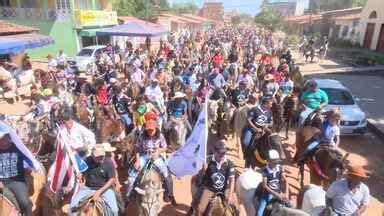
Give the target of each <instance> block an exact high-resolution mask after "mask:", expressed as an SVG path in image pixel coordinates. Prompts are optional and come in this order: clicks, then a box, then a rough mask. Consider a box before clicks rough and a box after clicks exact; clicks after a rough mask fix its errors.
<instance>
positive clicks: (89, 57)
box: [68, 45, 106, 71]
mask: <svg viewBox="0 0 384 216" xmlns="http://www.w3.org/2000/svg"><path fill="white" fill-rule="evenodd" d="M105 48H106V46H103V45H96V46H88V47H84V48H82V49H81V50H80V52H78V53H77V54H76V56H75V57H73V58H72V59H70V60H68V63H69V64H70V65H71V67H77V69H78V70H79V71H88V69H89V68H91V67H92V65H93V63H95V61H96V54H97V53H99V52H103V51H104V50H105Z"/></svg>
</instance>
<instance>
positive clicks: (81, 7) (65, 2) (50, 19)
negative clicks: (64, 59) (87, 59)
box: [0, 0, 118, 59]
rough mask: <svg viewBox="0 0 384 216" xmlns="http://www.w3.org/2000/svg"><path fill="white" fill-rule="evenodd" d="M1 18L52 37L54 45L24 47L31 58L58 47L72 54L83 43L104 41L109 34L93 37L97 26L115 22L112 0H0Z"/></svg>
mask: <svg viewBox="0 0 384 216" xmlns="http://www.w3.org/2000/svg"><path fill="white" fill-rule="evenodd" d="M0 19H3V20H6V21H7V22H11V23H15V24H21V25H26V26H31V27H35V28H38V29H39V30H40V31H39V32H40V33H41V34H44V35H49V36H51V37H53V38H54V40H55V43H54V44H53V45H50V46H46V47H42V48H37V49H32V50H27V52H28V54H29V55H30V56H31V57H32V58H34V59H39V58H40V59H41V58H44V57H45V56H46V55H47V54H49V53H52V54H56V53H57V52H58V50H59V49H61V48H62V49H64V51H65V53H67V55H69V56H73V55H75V54H76V53H77V51H78V50H79V49H80V48H81V47H83V46H89V45H93V44H96V43H106V42H108V41H109V38H98V39H97V40H96V37H95V36H96V35H95V33H96V31H97V29H99V28H104V27H109V26H113V25H117V24H118V22H117V13H116V11H113V10H112V1H111V0H0Z"/></svg>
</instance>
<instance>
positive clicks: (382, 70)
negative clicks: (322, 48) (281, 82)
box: [303, 68, 384, 76]
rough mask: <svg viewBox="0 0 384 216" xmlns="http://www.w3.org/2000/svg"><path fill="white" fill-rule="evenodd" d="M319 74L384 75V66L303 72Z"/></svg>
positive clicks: (306, 74)
mask: <svg viewBox="0 0 384 216" xmlns="http://www.w3.org/2000/svg"><path fill="white" fill-rule="evenodd" d="M319 74H336V75H368V76H369V75H371V76H372V75H375V76H383V75H384V68H371V69H365V68H361V70H356V69H351V70H335V71H308V72H303V75H304V76H313V75H319Z"/></svg>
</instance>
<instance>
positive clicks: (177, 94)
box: [172, 92, 186, 99]
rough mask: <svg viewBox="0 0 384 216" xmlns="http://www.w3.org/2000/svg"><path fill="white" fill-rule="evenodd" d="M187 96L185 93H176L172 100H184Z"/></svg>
mask: <svg viewBox="0 0 384 216" xmlns="http://www.w3.org/2000/svg"><path fill="white" fill-rule="evenodd" d="M185 96H186V94H184V93H183V92H176V93H175V96H173V98H172V99H176V98H183V97H185Z"/></svg>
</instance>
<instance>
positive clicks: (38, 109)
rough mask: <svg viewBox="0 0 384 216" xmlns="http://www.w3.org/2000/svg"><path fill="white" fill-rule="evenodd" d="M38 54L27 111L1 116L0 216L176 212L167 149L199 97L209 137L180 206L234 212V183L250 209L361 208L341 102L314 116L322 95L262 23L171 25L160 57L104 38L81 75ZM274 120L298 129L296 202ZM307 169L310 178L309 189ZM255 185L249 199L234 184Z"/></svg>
mask: <svg viewBox="0 0 384 216" xmlns="http://www.w3.org/2000/svg"><path fill="white" fill-rule="evenodd" d="M47 58H48V68H49V69H48V71H41V70H38V71H36V73H35V75H36V79H37V84H36V85H34V86H33V87H32V89H31V109H30V111H29V112H28V113H27V114H26V115H24V116H22V117H21V118H20V119H18V120H15V118H10V117H7V116H5V117H4V119H3V120H1V121H0V185H1V187H0V188H1V192H0V195H2V196H1V197H2V198H1V200H0V202H1V203H0V207H1V209H0V212H1V215H3V213H4V214H5V212H11V214H12V211H13V212H15V213H17V212H19V213H21V214H23V215H26V216H31V215H45V214H51V215H52V214H54V215H56V214H59V213H62V211H65V212H66V213H71V214H79V213H80V214H85V213H89V212H93V213H92V214H95V215H99V214H100V215H102V214H106V215H121V214H123V212H124V208H125V206H126V205H127V204H130V203H131V202H132V201H136V202H137V203H138V209H139V212H140V215H157V213H158V212H159V210H160V202H161V201H160V199H164V201H165V202H169V203H171V205H172V206H173V207H176V206H177V205H178V204H177V200H176V199H175V196H174V194H173V181H172V173H171V172H170V171H169V169H168V164H167V158H166V156H167V155H169V154H170V153H172V152H174V151H175V150H177V149H178V148H179V147H181V146H182V145H183V144H184V142H185V140H186V138H187V137H188V135H189V134H190V133H191V130H192V128H193V125H194V124H195V122H196V119H197V117H198V113H199V112H200V109H201V108H202V104H204V103H208V109H209V115H208V116H209V130H210V133H211V135H212V136H217V137H218V138H219V141H217V142H216V143H214V145H213V148H212V149H211V152H210V153H212V155H209V156H208V157H207V161H206V164H205V165H204V167H203V169H202V170H201V172H199V174H198V175H197V176H195V177H194V178H193V179H194V183H193V185H194V190H193V201H192V203H191V208H190V210H189V211H188V214H189V215H192V214H206V215H236V214H238V211H237V208H236V206H238V205H237V203H236V199H235V198H234V195H235V192H236V194H237V198H238V201H240V203H243V204H244V205H245V207H246V211H247V214H248V215H256V214H257V215H268V214H269V215H280V214H277V213H276V212H279V211H280V212H282V211H286V212H294V213H292V215H320V214H325V213H329V214H328V215H360V214H362V213H363V212H364V210H365V209H366V207H367V205H368V198H369V189H368V187H367V186H366V185H365V184H364V183H362V180H363V179H365V178H367V175H366V173H365V171H364V170H363V169H362V168H361V167H359V166H349V165H348V163H347V160H346V157H347V156H345V155H343V154H342V153H341V152H340V150H339V149H338V145H339V143H340V128H339V121H340V111H339V110H337V109H333V110H330V111H328V112H323V108H324V107H325V106H326V105H327V102H328V96H327V94H326V93H325V92H323V91H322V90H321V89H319V88H318V87H317V83H316V82H315V81H314V80H307V81H305V82H304V80H303V79H302V77H301V76H300V73H299V70H298V67H296V66H295V65H294V61H293V57H292V54H291V52H290V50H289V49H288V48H287V47H286V45H285V43H284V39H283V38H280V37H279V36H278V34H276V33H275V32H273V31H271V30H268V29H266V28H262V27H252V28H223V29H210V30H207V31H205V32H188V31H183V32H178V33H173V34H171V35H169V36H168V39H167V40H166V41H161V43H160V48H159V49H158V52H157V53H152V52H150V51H148V50H143V49H141V48H137V49H135V48H134V47H133V45H132V44H131V43H129V42H127V43H126V47H124V49H123V48H121V47H119V46H118V45H116V46H112V45H109V46H108V47H107V49H105V51H104V52H101V53H99V54H98V55H97V56H96V62H95V64H94V65H93V67H92V69H91V70H89V71H87V72H78V71H76V70H75V69H74V68H72V67H71V65H69V64H68V63H67V60H68V58H67V56H66V54H65V52H64V50H60V52H59V53H58V55H57V56H56V57H54V56H53V55H49V56H47ZM5 65H6V64H4V63H2V64H1V65H0V69H2V70H5V69H6V67H5ZM22 125H27V129H25V130H24V129H23V128H24V126H22ZM284 127H285V128H286V136H287V137H288V130H289V128H290V127H295V128H296V154H295V156H294V158H293V163H295V164H297V166H298V167H300V173H301V178H302V179H301V183H302V190H303V191H302V194H301V198H300V199H298V203H297V204H296V203H295V204H294V203H292V201H291V200H290V198H289V188H288V187H289V186H288V184H287V181H286V179H285V174H286V173H285V169H284V167H283V164H282V161H283V160H287V158H286V157H285V154H284V151H283V147H282V145H281V138H280V136H279V135H278V133H279V132H280V131H281V130H282V129H283V128H284ZM231 135H234V136H233V137H234V138H235V142H236V143H237V147H238V153H239V155H238V157H239V158H243V159H244V160H245V166H246V167H247V168H252V169H249V170H251V171H249V172H248V171H247V172H245V173H243V174H241V175H240V177H239V178H237V180H236V178H235V167H234V164H233V162H232V161H231V160H230V159H229V157H228V156H227V154H226V153H227V150H228V148H227V147H228V140H229V137H230V136H231ZM24 144H25V145H24ZM63 146H64V147H63ZM27 148H28V149H27ZM31 152H32V153H31ZM68 152H70V154H67V157H66V153H68ZM241 154H242V155H241ZM68 161H72V162H73V161H75V162H79V163H78V164H77V165H76V167H75V166H74V165H73V164H72V166H70V162H68ZM43 165H44V166H43ZM304 165H307V166H308V167H309V169H310V173H311V182H312V183H313V184H312V185H310V186H307V187H304V182H303V178H304ZM27 167H29V168H31V169H32V170H33V171H35V172H30V171H25V169H24V168H27ZM68 167H71V172H61V170H62V169H64V168H65V169H68V170H69V168H68ZM257 167H261V169H258V168H257ZM75 168H76V169H75ZM45 169H47V170H48V169H49V171H48V172H47V173H46V172H45ZM72 169H75V170H76V172H73V170H72ZM250 172H253V174H252V173H250ZM70 173H71V174H72V175H70ZM125 180H127V181H125ZM45 182H49V183H48V184H46V185H49V186H47V187H46V188H45V189H44V188H43V187H44V184H45ZM74 182H75V183H74ZM123 182H124V183H123ZM235 182H236V187H235ZM32 183H33V184H32ZM256 183H257V184H256ZM255 184H256V186H255V187H254V188H253V189H254V190H253V191H252V194H251V195H250V196H245V195H244V194H243V193H244V191H243V192H242V191H241V190H240V188H245V189H247V187H248V186H249V185H255ZM247 185H248V186H247ZM28 188H33V189H34V190H33V192H30V191H29V190H28ZM122 188H124V189H122ZM43 189H44V190H43ZM178 189H179V188H178ZM43 191H44V192H43ZM123 191H124V192H123ZM186 191H187V190H186ZM12 194H13V195H12ZM30 195H31V197H30V198H29V196H30ZM216 197H220V199H216ZM214 198H215V199H214ZM217 200H219V201H217ZM216 201H217V203H219V204H217V203H216ZM41 203H44V205H42V204H41ZM247 203H248V204H249V203H250V205H248V204H247ZM276 203H277V204H278V205H274V204H276ZM65 204H67V205H66V207H67V208H62V207H63V206H64V205H65ZM68 204H69V207H68ZM272 204H273V205H272ZM48 206H49V208H48ZM294 207H296V208H297V209H295V208H294ZM319 207H321V210H320V211H319ZM298 209H301V210H298ZM220 210H221V211H220ZM316 211H317V214H315V213H314V212H316ZM214 212H216V213H214ZM218 212H220V213H218ZM128 214H129V213H128ZM281 215H283V214H281ZM284 215H285V214H284ZM325 215H327V214H325Z"/></svg>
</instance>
